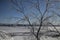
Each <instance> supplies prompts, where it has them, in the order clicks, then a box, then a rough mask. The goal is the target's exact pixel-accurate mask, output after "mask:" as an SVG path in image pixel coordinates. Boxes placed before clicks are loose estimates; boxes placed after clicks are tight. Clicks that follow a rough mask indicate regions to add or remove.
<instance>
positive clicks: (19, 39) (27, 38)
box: [0, 27, 60, 40]
mask: <svg viewBox="0 0 60 40" xmlns="http://www.w3.org/2000/svg"><path fill="white" fill-rule="evenodd" d="M58 29H59V30H60V28H58ZM0 31H4V32H6V33H13V32H29V31H30V29H27V28H24V27H0ZM12 38H13V39H14V40H33V37H32V36H15V37H12ZM59 39H60V37H57V38H52V37H47V36H42V37H41V40H59ZM34 40H36V39H34Z"/></svg>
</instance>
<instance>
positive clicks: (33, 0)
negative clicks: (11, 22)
mask: <svg viewBox="0 0 60 40" xmlns="http://www.w3.org/2000/svg"><path fill="white" fill-rule="evenodd" d="M10 2H11V3H12V7H13V8H14V9H15V10H17V11H18V12H20V14H23V17H22V18H21V19H20V20H18V22H19V21H21V20H24V21H26V22H28V24H29V25H30V28H31V29H32V30H31V33H32V34H33V35H34V37H35V38H36V39H37V40H40V37H41V35H40V33H41V27H42V26H43V25H48V24H50V25H52V26H53V27H54V25H53V23H52V22H51V20H52V19H51V18H52V17H54V16H55V15H58V14H57V13H56V12H55V11H54V10H53V8H58V7H55V4H54V3H55V2H59V1H58V0H44V1H42V0H10ZM42 2H43V3H44V4H43V3H42ZM26 3H27V6H26V5H25V4H26ZM41 3H42V4H41ZM41 5H44V7H45V8H44V10H41V7H43V6H41ZM26 7H27V8H26ZM33 9H34V10H33ZM31 10H32V12H31ZM27 11H29V12H27ZM50 19H51V20H50ZM47 20H48V21H47ZM18 22H17V23H18ZM37 23H38V24H39V27H38V29H37V31H35V30H34V29H35V28H34V26H31V25H33V24H34V25H36V24H37ZM54 28H55V27H54ZM55 29H56V28H55ZM56 30H57V29H56ZM57 32H58V30H57ZM58 33H59V32H58ZM59 34H60V33H59Z"/></svg>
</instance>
